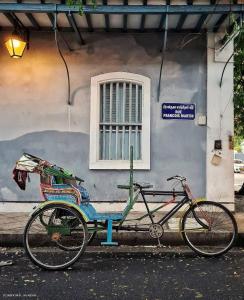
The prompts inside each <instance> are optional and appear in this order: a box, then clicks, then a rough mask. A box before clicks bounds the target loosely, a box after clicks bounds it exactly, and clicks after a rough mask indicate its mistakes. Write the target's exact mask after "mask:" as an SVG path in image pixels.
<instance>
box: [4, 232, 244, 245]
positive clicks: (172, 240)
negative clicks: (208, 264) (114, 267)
mask: <svg viewBox="0 0 244 300" xmlns="http://www.w3.org/2000/svg"><path fill="white" fill-rule="evenodd" d="M105 240H106V233H105V232H101V233H99V237H98V238H94V240H93V241H92V244H91V245H92V246H101V242H102V241H105ZM113 240H114V241H116V242H118V244H119V245H125V246H156V245H158V240H157V239H153V238H151V237H150V236H149V234H148V233H145V232H137V233H134V232H130V233H128V232H122V231H121V232H119V233H117V232H115V233H113ZM160 243H161V244H162V245H164V246H182V245H186V244H185V242H184V240H183V239H182V237H181V234H180V233H179V232H165V233H164V235H163V236H162V237H161V238H160ZM22 246H23V234H0V247H22ZM235 246H238V247H244V233H239V234H238V236H237V240H236V242H235Z"/></svg>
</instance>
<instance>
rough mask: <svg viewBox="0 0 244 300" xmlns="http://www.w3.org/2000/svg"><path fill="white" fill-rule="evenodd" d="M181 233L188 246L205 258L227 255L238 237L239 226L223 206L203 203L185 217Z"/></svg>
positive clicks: (193, 208) (190, 209) (191, 209)
mask: <svg viewBox="0 0 244 300" xmlns="http://www.w3.org/2000/svg"><path fill="white" fill-rule="evenodd" d="M181 232H182V236H183V239H184V240H185V242H186V244H187V245H188V246H189V247H190V248H191V249H193V250H194V251H195V252H196V253H198V254H200V255H203V256H218V255H221V254H224V253H226V252H227V251H228V250H229V249H230V248H231V247H232V246H233V244H234V242H235V239H236V237H237V224H236V221H235V218H234V217H233V215H232V213H231V212H230V211H229V210H228V209H227V208H226V207H225V206H223V205H222V204H220V203H216V202H212V201H201V202H198V203H196V204H194V205H193V206H192V207H190V208H189V209H188V210H187V211H186V213H185V214H184V216H183V219H182V224H181Z"/></svg>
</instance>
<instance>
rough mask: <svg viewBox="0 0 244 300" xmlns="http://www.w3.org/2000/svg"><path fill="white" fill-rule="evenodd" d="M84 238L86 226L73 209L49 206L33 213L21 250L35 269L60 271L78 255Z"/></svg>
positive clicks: (85, 242)
mask: <svg viewBox="0 0 244 300" xmlns="http://www.w3.org/2000/svg"><path fill="white" fill-rule="evenodd" d="M57 211H58V212H59V214H57V213H56V212H57ZM60 215H62V218H61V217H60ZM74 222H75V226H74ZM87 238H88V231H87V226H86V223H85V221H84V219H83V218H82V216H81V215H80V214H79V213H78V212H77V211H76V210H75V209H73V208H71V207H69V206H67V205H62V204H49V205H47V206H45V207H44V208H42V209H41V210H39V211H37V212H35V213H34V214H33V215H32V217H31V218H30V220H29V221H28V223H27V225H26V227H25V232H24V247H25V250H26V252H27V254H28V256H29V258H30V259H31V260H32V262H34V263H35V264H36V265H38V266H39V267H41V268H44V269H48V270H60V269H65V268H67V267H69V266H71V265H72V264H73V263H75V261H76V260H77V259H78V258H79V257H80V256H81V255H82V253H83V252H84V250H85V247H86V245H87ZM60 245H63V249H62V248H61V247H60Z"/></svg>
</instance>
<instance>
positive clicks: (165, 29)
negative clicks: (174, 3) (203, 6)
mask: <svg viewBox="0 0 244 300" xmlns="http://www.w3.org/2000/svg"><path fill="white" fill-rule="evenodd" d="M167 36H168V5H167V8H166V16H165V23H164V40H163V47H162V56H161V57H162V60H161V65H160V72H159V79H158V95H157V102H159V98H160V92H161V78H162V71H163V65H164V59H165V52H166V47H167Z"/></svg>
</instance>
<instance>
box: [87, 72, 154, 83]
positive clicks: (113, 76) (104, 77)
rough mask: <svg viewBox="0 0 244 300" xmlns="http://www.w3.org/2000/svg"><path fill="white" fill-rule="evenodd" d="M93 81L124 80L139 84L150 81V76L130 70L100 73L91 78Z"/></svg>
mask: <svg viewBox="0 0 244 300" xmlns="http://www.w3.org/2000/svg"><path fill="white" fill-rule="evenodd" d="M91 81H92V83H93V82H96V83H103V82H110V81H123V82H126V81H127V82H134V83H138V84H145V83H150V78H148V77H146V76H143V75H139V74H135V73H130V72H111V73H105V74H100V75H97V76H94V77H92V79H91Z"/></svg>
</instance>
